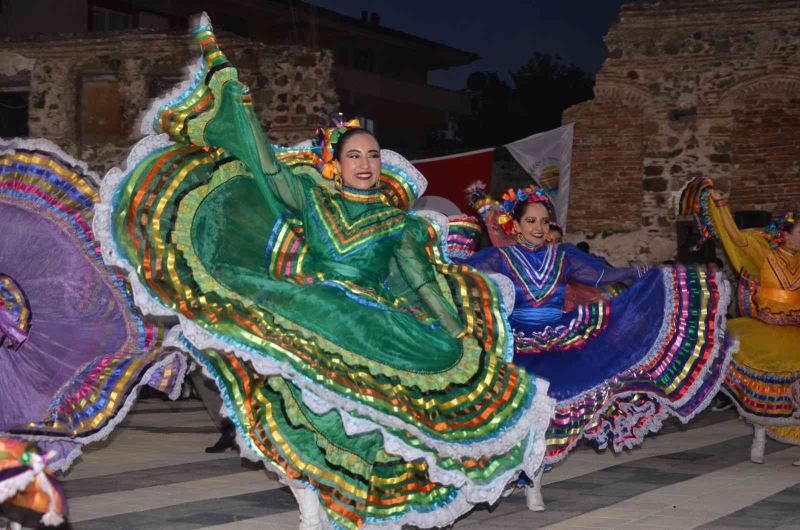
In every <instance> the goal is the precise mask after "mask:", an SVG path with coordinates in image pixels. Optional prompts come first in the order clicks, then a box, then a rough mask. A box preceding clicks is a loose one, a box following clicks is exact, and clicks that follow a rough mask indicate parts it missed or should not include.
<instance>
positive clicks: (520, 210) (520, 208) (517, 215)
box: [511, 202, 556, 222]
mask: <svg viewBox="0 0 800 530" xmlns="http://www.w3.org/2000/svg"><path fill="white" fill-rule="evenodd" d="M530 204H541V205H542V206H544V207H545V209H546V210H547V215H549V216H550V219H555V218H556V213H555V212H554V211H553V210H551V209H550V207H549V206H547V203H544V202H520V203H519V204H517V205H516V206H514V209H513V210H511V218H512V219H514V220H515V221H516V222H520V221H521V220H522V216H523V215H525V210H526V209H527V208H528V205H530Z"/></svg>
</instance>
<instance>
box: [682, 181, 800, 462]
mask: <svg viewBox="0 0 800 530" xmlns="http://www.w3.org/2000/svg"><path fill="white" fill-rule="evenodd" d="M726 203H727V200H726V198H725V197H724V196H723V195H722V194H721V193H720V192H719V191H718V190H716V189H715V188H714V185H713V182H712V181H711V179H708V178H706V177H701V178H696V179H694V180H692V181H691V182H690V183H689V184H688V185H687V187H686V188H685V189H684V191H683V194H682V196H681V203H680V213H682V214H690V213H691V214H694V215H695V216H696V218H697V219H698V221H699V223H700V226H701V230H702V231H703V232H704V235H706V236H708V237H715V238H717V239H719V241H720V242H721V243H722V246H723V248H724V249H725V253H726V254H727V256H728V259H729V260H730V262H731V265H732V266H733V268H734V270H736V271H737V272H738V273H739V276H740V278H739V294H738V300H739V311H740V313H741V318H736V319H732V320H729V321H728V329H729V330H730V332H731V334H734V335H735V336H736V337H738V339H739V342H740V346H739V351H738V353H736V354H735V355H734V357H733V360H732V362H731V364H730V369H729V372H728V374H727V376H726V378H725V384H724V386H723V391H724V392H725V393H726V394H727V395H728V396H730V397H731V399H733V402H734V403H735V404H736V407H737V409H738V410H739V413H740V414H741V415H742V417H743V418H744V419H746V420H747V421H748V422H750V423H752V424H753V426H754V433H755V436H754V439H753V446H752V449H751V453H750V459H751V460H752V461H753V462H756V463H759V464H760V463H763V461H764V443H765V436H766V434H769V435H770V437H772V438H774V439H776V440H778V441H781V442H785V443H790V444H796V445H800V355H798V353H800V351H798V344H800V224H798V223H797V217H796V214H795V213H794V212H787V213H785V214H783V215H781V216H780V217H778V218H777V219H776V221H775V222H774V223H773V224H772V225H771V226H770V227H769V228H767V229H766V230H740V229H739V228H738V227H737V226H736V223H735V222H734V220H733V217H732V216H731V212H730V210H729V208H728V206H727V205H726ZM795 465H800V461H797V462H795Z"/></svg>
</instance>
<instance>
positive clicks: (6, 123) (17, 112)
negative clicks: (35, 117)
mask: <svg viewBox="0 0 800 530" xmlns="http://www.w3.org/2000/svg"><path fill="white" fill-rule="evenodd" d="M28 98H29V94H28V92H23V91H8V92H0V137H4V138H12V137H14V136H23V137H24V136H28Z"/></svg>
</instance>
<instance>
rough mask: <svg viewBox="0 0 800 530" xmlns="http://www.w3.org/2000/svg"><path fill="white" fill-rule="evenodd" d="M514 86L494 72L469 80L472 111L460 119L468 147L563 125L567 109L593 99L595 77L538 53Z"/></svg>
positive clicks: (515, 76) (516, 75) (517, 74)
mask: <svg viewBox="0 0 800 530" xmlns="http://www.w3.org/2000/svg"><path fill="white" fill-rule="evenodd" d="M511 81H512V83H511V84H509V83H507V82H506V81H504V80H503V79H501V78H500V76H499V75H498V74H496V73H493V72H476V73H473V74H472V75H470V77H469V79H468V80H467V88H466V91H467V93H468V94H469V95H470V98H471V100H472V113H471V114H470V115H469V116H467V117H465V118H463V119H461V120H460V121H459V128H458V129H459V136H460V140H461V142H462V145H463V147H469V148H473V147H487V146H492V145H500V144H504V143H508V142H511V141H514V140H518V139H520V138H523V137H525V136H528V135H530V134H533V133H536V132H541V131H546V130H548V129H552V128H554V127H558V126H559V125H561V114H562V112H563V111H564V109H566V108H568V107H570V106H572V105H575V104H577V103H580V102H581V101H586V100H588V99H591V98H592V94H593V92H592V90H593V88H594V79H593V78H591V77H590V76H588V75H587V74H586V72H584V71H583V70H582V69H580V68H579V67H577V66H575V65H574V64H572V63H570V64H564V63H563V62H561V59H560V58H559V57H558V56H555V57H553V56H550V55H547V54H544V53H538V52H537V53H535V54H534V55H533V56H532V57H531V58H530V59H529V60H528V62H527V63H526V64H525V65H523V66H522V67H521V68H520V69H519V70H517V71H516V72H512V73H511Z"/></svg>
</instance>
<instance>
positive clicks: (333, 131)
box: [316, 120, 361, 180]
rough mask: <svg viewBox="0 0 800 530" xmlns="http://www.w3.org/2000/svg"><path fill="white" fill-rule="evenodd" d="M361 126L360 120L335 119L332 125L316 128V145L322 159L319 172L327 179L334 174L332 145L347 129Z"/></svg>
mask: <svg viewBox="0 0 800 530" xmlns="http://www.w3.org/2000/svg"><path fill="white" fill-rule="evenodd" d="M359 127H361V122H360V121H358V120H350V121H347V122H345V121H335V120H334V122H333V127H329V128H327V129H324V128H322V127H320V128H318V129H317V140H316V147H317V148H318V149H319V151H320V158H321V159H322V167H320V168H319V172H320V173H321V174H322V176H323V177H324V178H326V179H328V180H330V179H332V178H333V177H334V175H335V174H336V165H335V164H334V158H333V147H334V146H335V145H336V142H338V141H339V138H340V137H341V136H342V135H343V134H344V133H346V132H347V131H348V130H349V129H358V128H359Z"/></svg>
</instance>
